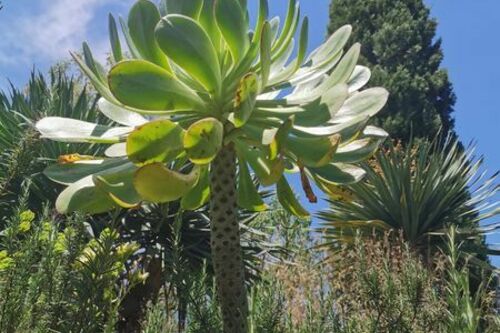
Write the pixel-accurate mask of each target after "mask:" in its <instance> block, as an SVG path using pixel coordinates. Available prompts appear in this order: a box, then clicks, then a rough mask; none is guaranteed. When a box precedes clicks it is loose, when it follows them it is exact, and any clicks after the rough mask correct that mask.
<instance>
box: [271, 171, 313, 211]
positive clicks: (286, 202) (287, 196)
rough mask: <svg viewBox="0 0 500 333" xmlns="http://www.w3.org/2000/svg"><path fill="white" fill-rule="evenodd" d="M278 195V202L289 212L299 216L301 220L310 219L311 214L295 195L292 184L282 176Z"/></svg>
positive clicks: (277, 189) (277, 191) (277, 188)
mask: <svg viewBox="0 0 500 333" xmlns="http://www.w3.org/2000/svg"><path fill="white" fill-rule="evenodd" d="M276 193H277V195H278V201H279V203H280V204H281V205H282V206H283V208H284V209H286V210H287V211H288V212H290V213H291V214H293V215H294V216H297V217H299V218H308V217H309V216H310V215H309V212H308V211H307V210H306V209H305V208H304V207H303V206H302V205H301V204H300V202H299V201H298V200H297V197H296V196H295V193H293V191H292V188H291V187H290V184H288V181H287V180H286V178H285V176H282V177H281V179H280V180H279V181H278V184H277V185H276Z"/></svg>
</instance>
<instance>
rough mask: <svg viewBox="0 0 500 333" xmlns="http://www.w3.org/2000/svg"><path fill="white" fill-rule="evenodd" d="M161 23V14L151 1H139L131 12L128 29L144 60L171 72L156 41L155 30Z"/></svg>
mask: <svg viewBox="0 0 500 333" xmlns="http://www.w3.org/2000/svg"><path fill="white" fill-rule="evenodd" d="M159 21H160V12H159V11H158V8H157V7H156V5H155V4H154V3H152V2H151V1H149V0H137V2H136V3H135V5H134V6H133V7H132V9H131V10H130V14H129V17H128V28H129V32H130V37H131V38H132V41H133V42H134V45H135V47H136V48H137V50H138V51H139V53H140V54H141V56H142V58H144V59H146V60H149V61H151V62H153V63H155V64H157V65H158V66H161V67H162V68H164V69H166V70H167V71H169V72H170V71H171V69H170V65H169V63H168V60H167V58H166V57H165V55H164V54H163V53H162V52H161V50H160V48H159V47H158V44H157V42H156V39H155V34H154V31H155V28H156V25H157V24H158V22H159Z"/></svg>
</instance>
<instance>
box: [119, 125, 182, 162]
mask: <svg viewBox="0 0 500 333" xmlns="http://www.w3.org/2000/svg"><path fill="white" fill-rule="evenodd" d="M183 137H184V130H183V129H182V128H181V127H180V126H179V125H177V124H175V123H174V122H172V121H170V120H167V119H162V120H156V121H152V122H149V123H147V124H145V125H142V126H140V127H138V128H137V129H136V130H134V131H133V132H132V133H130V135H129V136H128V138H127V155H128V158H129V159H130V160H131V161H132V162H134V163H135V164H137V165H144V164H149V163H154V162H169V161H171V160H173V159H174V158H176V157H177V156H178V155H179V154H180V153H181V152H182V151H183V150H184V147H183V143H182V142H183Z"/></svg>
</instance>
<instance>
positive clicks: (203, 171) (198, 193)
mask: <svg viewBox="0 0 500 333" xmlns="http://www.w3.org/2000/svg"><path fill="white" fill-rule="evenodd" d="M209 199H210V172H209V169H208V166H203V167H200V179H199V180H198V183H197V184H196V186H195V187H193V189H192V190H191V191H189V192H188V193H187V194H186V195H185V196H183V197H182V199H181V207H182V209H184V210H196V209H198V208H200V207H202V206H203V205H205V204H206V203H207V202H208V200H209Z"/></svg>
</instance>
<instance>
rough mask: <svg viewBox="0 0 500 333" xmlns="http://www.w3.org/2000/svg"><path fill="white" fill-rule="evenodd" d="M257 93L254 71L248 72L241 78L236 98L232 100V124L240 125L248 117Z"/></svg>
mask: <svg viewBox="0 0 500 333" xmlns="http://www.w3.org/2000/svg"><path fill="white" fill-rule="evenodd" d="M258 93H259V81H258V78H257V75H256V74H255V73H248V74H247V75H245V76H244V77H243V79H241V82H240V85H239V87H238V91H237V92H236V98H235V100H234V110H235V111H234V119H232V120H233V124H234V126H235V127H236V128H239V127H242V126H243V125H245V123H246V122H247V121H248V119H250V116H251V115H252V112H253V110H254V108H255V102H256V101H257V94H258Z"/></svg>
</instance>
